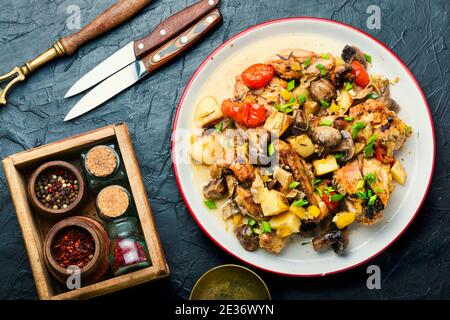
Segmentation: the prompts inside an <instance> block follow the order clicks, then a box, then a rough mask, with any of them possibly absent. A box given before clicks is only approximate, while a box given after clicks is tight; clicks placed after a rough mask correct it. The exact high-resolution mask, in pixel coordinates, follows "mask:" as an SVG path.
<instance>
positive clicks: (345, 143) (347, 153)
mask: <svg viewBox="0 0 450 320" xmlns="http://www.w3.org/2000/svg"><path fill="white" fill-rule="evenodd" d="M341 136H342V140H341V143H340V144H339V145H338V146H337V147H336V148H335V149H334V150H333V152H339V153H342V154H343V155H344V156H343V157H342V158H341V159H340V160H339V161H342V162H345V161H348V160H350V159H351V158H353V156H354V155H355V144H354V143H353V139H352V135H351V134H350V133H349V132H348V131H346V130H341Z"/></svg>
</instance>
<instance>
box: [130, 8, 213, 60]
mask: <svg viewBox="0 0 450 320" xmlns="http://www.w3.org/2000/svg"><path fill="white" fill-rule="evenodd" d="M218 5H219V0H201V1H199V2H197V3H195V4H193V5H192V6H190V7H187V8H185V9H183V10H181V11H179V12H177V13H176V14H174V15H173V16H171V17H169V18H167V19H166V20H164V21H163V22H161V23H160V24H159V25H158V26H157V27H156V28H155V29H154V30H153V31H152V32H151V33H150V34H149V35H147V36H146V37H145V38H142V39H141V40H137V41H135V42H134V55H135V56H136V58H137V59H140V58H142V57H144V56H145V55H147V54H149V53H150V52H152V51H153V50H155V49H156V48H158V47H159V46H161V45H163V44H164V43H165V42H166V41H168V40H170V39H172V38H173V37H175V36H177V35H178V34H180V33H181V32H183V31H184V30H186V28H188V27H190V26H191V25H193V24H194V23H195V22H197V21H198V20H199V19H200V18H202V17H204V16H205V15H206V14H207V13H208V12H210V11H212V10H214V9H215V8H217V6H218Z"/></svg>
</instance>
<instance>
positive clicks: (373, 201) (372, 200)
mask: <svg viewBox="0 0 450 320" xmlns="http://www.w3.org/2000/svg"><path fill="white" fill-rule="evenodd" d="M377 198H378V196H377V195H376V194H375V195H373V196H371V197H370V198H369V201H368V202H367V204H368V205H369V206H373V205H374V204H375V201H376V200H377Z"/></svg>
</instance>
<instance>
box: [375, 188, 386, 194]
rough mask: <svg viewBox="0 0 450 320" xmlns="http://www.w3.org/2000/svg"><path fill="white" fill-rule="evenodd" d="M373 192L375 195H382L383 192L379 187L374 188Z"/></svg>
mask: <svg viewBox="0 0 450 320" xmlns="http://www.w3.org/2000/svg"><path fill="white" fill-rule="evenodd" d="M375 192H376V193H384V190H383V189H381V188H380V187H376V188H375Z"/></svg>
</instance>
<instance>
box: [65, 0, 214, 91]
mask: <svg viewBox="0 0 450 320" xmlns="http://www.w3.org/2000/svg"><path fill="white" fill-rule="evenodd" d="M218 5H219V0H202V1H199V2H197V3H195V4H193V5H192V6H190V7H187V8H185V9H183V10H181V11H179V12H178V13H176V14H174V15H173V16H171V17H169V18H168V19H166V20H164V21H163V22H161V23H160V24H159V25H158V26H157V27H156V28H155V29H154V30H153V31H152V32H151V33H150V34H148V35H147V36H146V37H144V38H142V39H140V40H136V41H132V42H130V43H128V44H127V45H125V46H124V47H122V48H121V49H119V50H118V51H116V52H115V53H113V54H112V55H111V56H110V57H108V58H107V59H105V60H104V61H103V62H101V63H100V64H98V65H97V66H96V67H94V68H93V69H92V70H90V71H89V72H88V73H87V74H85V75H84V76H83V77H81V78H80V79H79V80H78V81H77V82H75V83H74V84H73V85H72V87H71V88H70V89H69V90H68V91H67V93H66V95H65V96H64V98H68V97H71V96H74V95H77V94H79V93H81V92H83V91H85V90H87V89H89V88H91V87H93V86H94V85H96V84H97V83H99V82H101V81H103V80H105V79H106V78H108V77H110V76H111V75H113V74H115V73H116V72H118V71H119V70H121V69H123V68H125V67H126V66H128V65H129V64H131V63H133V62H134V61H136V60H138V59H141V58H142V57H144V56H145V55H147V54H148V53H150V52H152V51H153V50H155V49H156V48H157V47H159V46H161V45H163V44H164V43H165V42H166V41H168V40H170V39H172V38H173V37H175V36H177V35H178V34H180V33H181V32H183V31H184V30H186V28H188V27H189V26H191V25H192V24H194V23H195V22H197V21H198V20H199V19H200V18H202V17H204V16H205V15H206V14H207V13H209V12H210V11H212V10H214V9H215V8H216V7H217V6H218Z"/></svg>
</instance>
